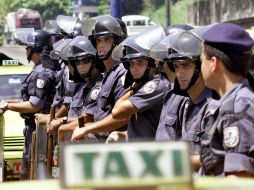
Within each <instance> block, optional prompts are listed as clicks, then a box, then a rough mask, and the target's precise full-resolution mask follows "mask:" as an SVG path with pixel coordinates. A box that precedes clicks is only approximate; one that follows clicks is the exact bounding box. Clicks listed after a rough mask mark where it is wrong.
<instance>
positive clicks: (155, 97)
mask: <svg viewBox="0 0 254 190" xmlns="http://www.w3.org/2000/svg"><path fill="white" fill-rule="evenodd" d="M169 88H170V82H169V81H168V80H167V79H166V78H165V77H163V76H162V75H154V76H153V78H152V79H151V80H150V81H148V82H146V83H145V84H144V85H143V86H142V87H141V88H140V89H139V90H138V91H137V92H136V93H135V94H134V95H132V96H131V97H130V98H129V99H128V100H129V101H130V102H131V103H132V104H133V105H134V106H135V107H136V108H137V109H138V112H137V113H135V114H133V115H132V116H131V119H130V121H129V124H128V140H129V141H130V140H132V139H134V140H135V139H137V138H143V139H154V138H155V133H156V129H157V126H158V123H159V119H160V114H161V110H162V106H163V99H164V97H165V95H166V90H167V89H169Z"/></svg>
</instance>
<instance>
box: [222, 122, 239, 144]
mask: <svg viewBox="0 0 254 190" xmlns="http://www.w3.org/2000/svg"><path fill="white" fill-rule="evenodd" d="M239 139H240V136H239V128H238V127H237V126H230V127H226V128H224V129H223V143H224V145H225V146H226V147H228V148H234V147H235V146H237V145H238V143H239Z"/></svg>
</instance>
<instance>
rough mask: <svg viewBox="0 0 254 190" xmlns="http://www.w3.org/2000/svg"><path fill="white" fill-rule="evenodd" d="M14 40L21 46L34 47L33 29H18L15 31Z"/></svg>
mask: <svg viewBox="0 0 254 190" xmlns="http://www.w3.org/2000/svg"><path fill="white" fill-rule="evenodd" d="M15 35H16V38H17V40H18V41H19V42H21V44H24V45H28V46H29V45H31V46H32V45H34V44H35V32H34V28H18V29H16V31H15Z"/></svg>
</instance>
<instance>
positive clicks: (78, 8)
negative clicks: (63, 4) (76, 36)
mask: <svg viewBox="0 0 254 190" xmlns="http://www.w3.org/2000/svg"><path fill="white" fill-rule="evenodd" d="M98 6H99V0H74V1H73V5H72V6H71V9H72V10H73V16H74V17H78V18H79V19H80V20H83V19H84V18H85V17H94V16H97V15H98V9H97V7H98Z"/></svg>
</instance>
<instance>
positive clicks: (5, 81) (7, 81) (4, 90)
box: [0, 74, 27, 100]
mask: <svg viewBox="0 0 254 190" xmlns="http://www.w3.org/2000/svg"><path fill="white" fill-rule="evenodd" d="M26 76H27V75H26V74H19V75H17V74H13V75H0V86H1V90H0V100H2V99H9V98H19V97H20V90H21V87H22V82H23V81H24V79H25V77H26Z"/></svg>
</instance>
